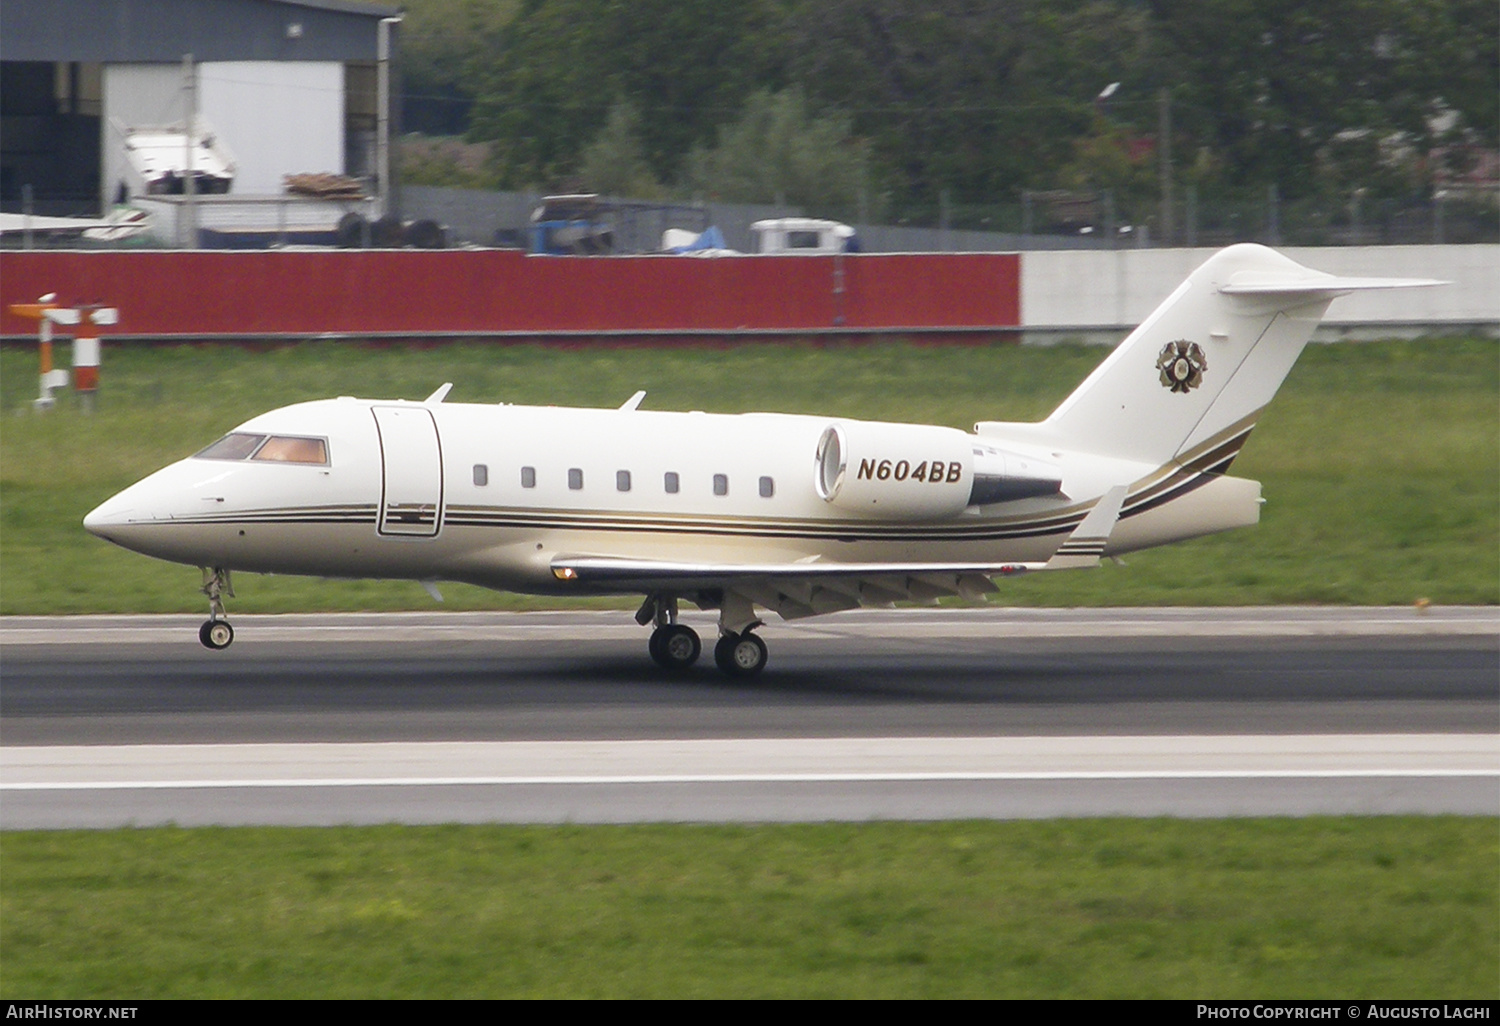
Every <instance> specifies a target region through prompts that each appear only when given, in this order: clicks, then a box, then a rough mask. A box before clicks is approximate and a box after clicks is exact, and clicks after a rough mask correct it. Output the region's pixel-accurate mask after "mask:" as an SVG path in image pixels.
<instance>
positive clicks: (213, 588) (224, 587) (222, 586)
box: [198, 566, 234, 651]
mask: <svg viewBox="0 0 1500 1026" xmlns="http://www.w3.org/2000/svg"><path fill="white" fill-rule="evenodd" d="M202 570H203V594H205V595H207V596H208V619H207V620H204V621H203V625H202V626H201V627H199V628H198V640H199V641H201V642H203V647H204V648H211V649H214V650H215V651H218V650H219V649H224V648H228V647H229V645H230V643H231V642H233V641H234V628H233V627H231V626H230V625H229V621H228V620H227V619H225V617H226V616H227V615H228V614H227V613H226V612H225V610H224V599H223V596H224V595H228V596H229V597H230V598H234V585H233V584H231V583H230V580H229V571H228V570H226V569H224V568H223V567H221V566H216V567H213V568H212V569H210V568H209V567H206V566H205V567H203V568H202Z"/></svg>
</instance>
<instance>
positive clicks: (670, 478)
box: [662, 470, 682, 495]
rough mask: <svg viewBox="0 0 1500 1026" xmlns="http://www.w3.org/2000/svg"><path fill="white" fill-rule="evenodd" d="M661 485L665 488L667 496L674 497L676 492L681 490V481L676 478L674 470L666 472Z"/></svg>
mask: <svg viewBox="0 0 1500 1026" xmlns="http://www.w3.org/2000/svg"><path fill="white" fill-rule="evenodd" d="M662 483H663V484H664V485H665V486H666V489H667V494H668V495H676V494H677V492H678V490H679V489H681V488H682V481H681V479H680V478H678V476H677V471H675V470H669V471H667V475H666V477H665V478H663V479H662Z"/></svg>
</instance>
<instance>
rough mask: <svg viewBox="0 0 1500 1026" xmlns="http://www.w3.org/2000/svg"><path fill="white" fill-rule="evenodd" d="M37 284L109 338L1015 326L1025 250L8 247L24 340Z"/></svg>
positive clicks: (4, 277) (8, 287) (5, 293)
mask: <svg viewBox="0 0 1500 1026" xmlns="http://www.w3.org/2000/svg"><path fill="white" fill-rule="evenodd" d="M840 271H842V279H843V291H842V293H840V292H839V291H838V288H837V286H838V279H839V275H840ZM47 292H56V293H57V298H58V302H60V303H63V304H65V305H69V306H72V305H76V304H81V303H89V302H101V303H108V304H109V305H111V306H117V307H119V309H120V324H119V326H118V327H117V328H116V329H115V330H113V331H111V332H110V334H111V335H115V336H121V335H124V336H134V337H157V338H171V337H196V338H202V337H208V336H308V335H320V334H334V335H426V334H452V333H461V334H475V335H487V334H522V335H549V334H584V335H588V334H605V333H609V334H615V333H621V334H631V333H654V332H667V333H683V334H695V333H697V334H734V333H738V332H787V333H796V332H814V331H828V330H842V331H848V332H851V333H860V332H865V331H882V330H890V329H911V330H913V331H924V330H926V331H942V330H945V329H946V330H953V329H960V330H963V329H976V328H991V329H1006V328H1013V327H1016V326H1017V325H1018V324H1019V323H1020V258H1019V257H1018V256H1017V255H1016V254H1011V253H925V254H915V253H913V254H858V255H849V256H845V257H842V258H835V257H806V256H802V257H774V256H755V257H720V258H717V259H714V258H703V257H679V256H629V257H534V256H528V255H526V254H524V253H521V252H519V251H516V250H437V251H432V250H367V251H358V250H330V251H326V252H308V251H274V250H273V251H266V252H231V251H198V252H182V251H138V252H87V251H58V250H45V251H31V252H25V251H14V250H12V251H6V252H3V253H0V304H3V305H0V334H3V335H7V336H12V335H26V336H29V335H31V334H32V333H33V332H34V331H35V328H36V326H35V322H31V321H25V320H22V319H20V318H18V317H14V316H12V315H11V314H10V313H9V311H8V306H9V304H10V303H16V302H34V301H35V300H36V298H37V297H38V296H41V295H43V294H45V293H47Z"/></svg>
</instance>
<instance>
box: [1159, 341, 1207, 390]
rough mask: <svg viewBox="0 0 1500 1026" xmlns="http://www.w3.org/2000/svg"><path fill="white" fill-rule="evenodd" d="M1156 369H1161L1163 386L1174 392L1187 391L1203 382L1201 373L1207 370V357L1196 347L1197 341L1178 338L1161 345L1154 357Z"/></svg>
mask: <svg viewBox="0 0 1500 1026" xmlns="http://www.w3.org/2000/svg"><path fill="white" fill-rule="evenodd" d="M1156 369H1157V370H1159V371H1161V383H1162V386H1163V387H1164V388H1170V389H1171V390H1172V391H1174V392H1187V391H1188V390H1189V389H1193V388H1197V387H1198V386H1199V385H1201V384H1203V374H1204V372H1205V371H1207V370H1208V357H1206V356H1204V355H1203V350H1202V349H1200V348H1198V343H1196V342H1189V341H1188V340H1187V339H1179V340H1178V341H1176V342H1168V343H1167V344H1166V345H1164V346H1162V349H1161V355H1160V356H1158V357H1157V358H1156Z"/></svg>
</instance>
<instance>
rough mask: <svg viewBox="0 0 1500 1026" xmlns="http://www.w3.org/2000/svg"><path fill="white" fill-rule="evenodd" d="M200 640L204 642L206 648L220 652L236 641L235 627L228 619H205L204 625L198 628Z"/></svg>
mask: <svg viewBox="0 0 1500 1026" xmlns="http://www.w3.org/2000/svg"><path fill="white" fill-rule="evenodd" d="M198 640H199V641H201V642H203V647H204V648H211V649H213V650H214V651H215V652H218V651H221V650H222V649H226V648H228V647H229V646H230V645H232V644H233V643H234V628H233V627H231V626H229V621H228V620H204V621H203V626H201V627H199V628H198Z"/></svg>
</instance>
